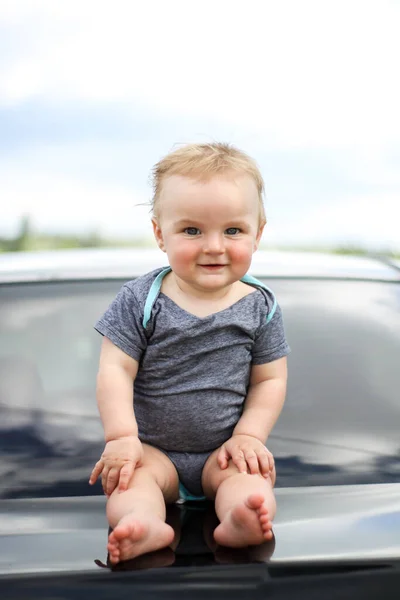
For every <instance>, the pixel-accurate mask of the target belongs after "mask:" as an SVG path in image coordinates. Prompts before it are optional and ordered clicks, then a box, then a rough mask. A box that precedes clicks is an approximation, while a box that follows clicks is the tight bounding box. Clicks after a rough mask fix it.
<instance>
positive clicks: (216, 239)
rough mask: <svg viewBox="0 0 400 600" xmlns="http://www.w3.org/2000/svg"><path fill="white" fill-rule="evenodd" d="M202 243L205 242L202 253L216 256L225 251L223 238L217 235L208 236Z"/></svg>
mask: <svg viewBox="0 0 400 600" xmlns="http://www.w3.org/2000/svg"><path fill="white" fill-rule="evenodd" d="M204 241H205V245H204V252H209V253H216V254H220V253H221V252H224V249H225V244H224V236H222V235H219V234H215V235H208V236H207V237H206V239H205V240H204Z"/></svg>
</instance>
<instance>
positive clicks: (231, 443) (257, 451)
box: [217, 357, 287, 476]
mask: <svg viewBox="0 0 400 600" xmlns="http://www.w3.org/2000/svg"><path fill="white" fill-rule="evenodd" d="M286 380H287V366H286V357H284V358H280V359H278V360H276V361H273V362H271V363H268V364H265V365H255V366H253V368H252V372H251V378H250V387H249V391H248V394H247V397H246V401H245V404H244V409H243V413H242V416H241V417H240V419H239V421H238V423H237V425H236V427H235V429H234V430H233V434H232V437H231V438H230V439H229V440H227V441H226V442H225V443H224V444H223V445H222V446H221V449H220V452H219V454H218V458H217V460H218V464H219V466H220V467H221V469H226V468H227V467H228V464H229V460H230V459H231V458H232V461H233V463H234V464H235V465H236V466H237V468H238V469H239V471H241V472H243V473H246V472H247V470H248V469H249V470H250V473H261V474H263V475H264V476H268V474H269V473H270V472H272V471H273V468H274V459H273V456H272V454H271V453H270V452H269V450H267V448H266V447H265V443H266V441H267V438H268V436H269V434H270V433H271V431H272V428H273V426H274V425H275V423H276V421H277V419H278V417H279V415H280V412H281V410H282V407H283V403H284V401H285V395H286Z"/></svg>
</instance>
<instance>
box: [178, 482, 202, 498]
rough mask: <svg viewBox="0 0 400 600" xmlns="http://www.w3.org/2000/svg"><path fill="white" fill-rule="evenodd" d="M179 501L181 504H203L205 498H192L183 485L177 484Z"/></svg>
mask: <svg viewBox="0 0 400 600" xmlns="http://www.w3.org/2000/svg"><path fill="white" fill-rule="evenodd" d="M179 500H180V501H181V502H204V501H205V500H207V498H206V497H205V496H193V494H191V493H190V492H189V491H188V490H187V488H186V487H185V486H184V485H183V483H181V482H179Z"/></svg>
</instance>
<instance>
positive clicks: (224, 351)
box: [95, 267, 290, 496]
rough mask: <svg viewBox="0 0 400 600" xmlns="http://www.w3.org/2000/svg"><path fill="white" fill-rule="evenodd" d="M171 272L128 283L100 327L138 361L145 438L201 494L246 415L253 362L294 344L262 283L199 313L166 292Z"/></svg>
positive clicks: (137, 393)
mask: <svg viewBox="0 0 400 600" xmlns="http://www.w3.org/2000/svg"><path fill="white" fill-rule="evenodd" d="M170 270H171V269H170V268H169V267H167V268H164V269H156V270H155V271H152V272H151V273H148V274H147V275H144V276H142V277H139V278H137V279H134V280H133V281H129V282H127V283H126V284H125V285H124V286H123V287H122V288H121V290H120V292H119V293H118V295H117V296H116V298H115V299H114V300H113V302H112V303H111V305H110V306H109V308H108V309H107V310H106V312H105V313H104V315H103V316H102V317H101V318H100V319H99V321H98V322H97V323H96V325H95V328H96V330H97V331H98V332H99V333H101V334H102V335H104V336H106V337H108V338H109V339H110V340H111V341H112V342H113V343H114V344H115V345H116V346H118V347H119V348H120V349H121V350H123V351H124V352H125V353H126V354H128V355H129V356H131V357H132V358H134V359H135V360H137V361H138V362H139V369H138V373H137V376H136V379H135V382H134V404H135V417H136V420H137V423H138V428H139V437H140V439H141V440H142V441H143V442H145V443H147V444H151V445H152V446H155V447H157V448H159V449H160V450H162V451H163V452H164V453H165V454H167V456H169V458H170V459H171V460H172V462H173V463H174V465H175V467H176V469H177V471H178V475H179V478H180V481H181V483H182V484H183V485H184V487H185V488H186V490H187V491H188V492H189V493H190V494H193V495H195V496H199V495H201V494H202V485H201V474H202V470H203V467H204V464H205V462H206V460H207V458H208V457H209V456H210V454H211V453H212V452H213V451H214V450H215V449H216V448H218V447H219V446H221V445H222V444H223V443H224V442H225V441H226V440H227V439H229V438H230V437H231V435H232V432H233V429H234V428H235V426H236V424H237V422H238V420H239V419H240V416H241V414H242V410H243V404H244V400H245V398H246V394H247V389H248V385H249V378H250V370H251V366H252V365H259V364H264V363H268V362H271V361H274V360H277V359H278V358H281V357H283V356H286V355H287V354H288V353H289V351H290V350H289V346H288V344H287V342H286V339H285V334H284V329H283V323H282V315H281V311H280V308H279V306H278V305H277V303H276V300H275V298H274V295H273V293H272V292H271V291H270V290H269V289H268V288H266V287H265V286H263V284H261V283H260V282H259V281H257V280H256V279H254V278H252V277H250V276H248V275H246V276H245V277H244V278H243V279H242V281H244V282H245V283H248V284H249V285H251V286H253V287H254V288H255V291H254V292H253V293H251V294H248V295H247V296H245V297H244V298H241V299H240V300H238V301H237V302H236V303H235V304H233V305H232V306H230V307H228V308H226V309H224V310H221V311H220V312H217V313H214V314H212V315H209V316H207V317H203V318H200V317H197V316H195V315H193V314H191V313H188V312H187V311H185V310H183V309H182V308H180V307H179V306H178V305H177V304H175V302H174V301H173V300H171V298H169V297H168V296H166V295H165V294H163V293H162V292H161V291H160V290H161V284H162V279H163V277H164V276H165V275H166V274H167V273H169V272H170Z"/></svg>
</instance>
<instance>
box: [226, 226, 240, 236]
mask: <svg viewBox="0 0 400 600" xmlns="http://www.w3.org/2000/svg"><path fill="white" fill-rule="evenodd" d="M225 233H226V234H227V235H237V234H238V233H240V229H239V227H228V229H225Z"/></svg>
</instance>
